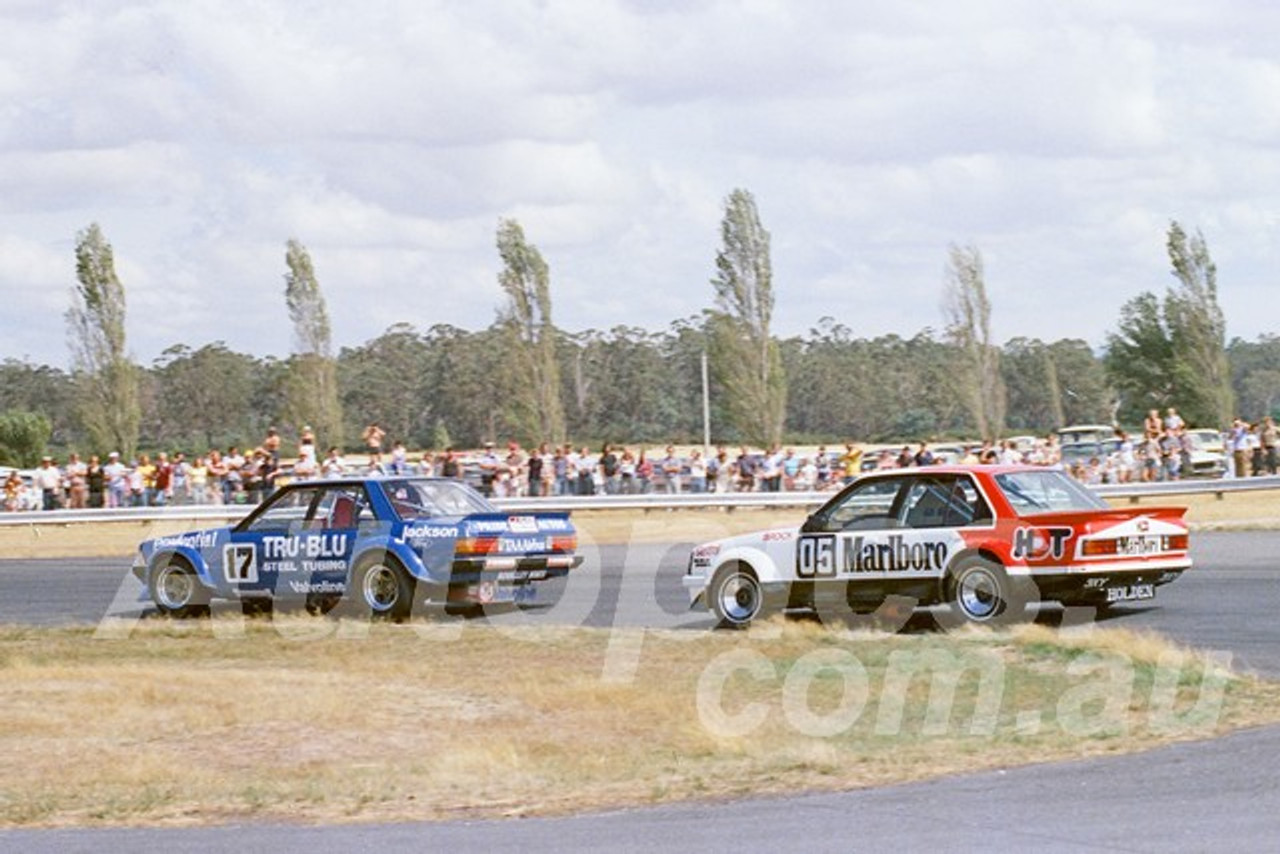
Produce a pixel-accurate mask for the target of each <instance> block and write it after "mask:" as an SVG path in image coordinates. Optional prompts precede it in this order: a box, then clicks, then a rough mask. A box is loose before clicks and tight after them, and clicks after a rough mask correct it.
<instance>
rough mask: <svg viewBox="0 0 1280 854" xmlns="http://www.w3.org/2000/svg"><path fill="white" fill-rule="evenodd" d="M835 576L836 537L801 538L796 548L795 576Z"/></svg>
mask: <svg viewBox="0 0 1280 854" xmlns="http://www.w3.org/2000/svg"><path fill="white" fill-rule="evenodd" d="M835 574H836V535H835V534H819V535H817V536H813V537H801V538H800V543H799V544H798V546H797V547H796V575H798V576H800V577H801V578H831V577H833V576H834V575H835Z"/></svg>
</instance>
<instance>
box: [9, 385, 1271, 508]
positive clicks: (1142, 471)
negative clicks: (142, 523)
mask: <svg viewBox="0 0 1280 854" xmlns="http://www.w3.org/2000/svg"><path fill="white" fill-rule="evenodd" d="M1222 438H1223V442H1224V447H1225V450H1226V453H1225V454H1224V459H1225V461H1226V465H1225V469H1226V471H1225V472H1222V473H1225V474H1227V475H1228V476H1231V475H1235V476H1246V475H1248V474H1255V475H1257V474H1266V473H1270V474H1275V473H1276V471H1277V451H1278V450H1280V447H1278V446H1280V436H1278V432H1277V429H1276V425H1275V423H1274V422H1273V421H1272V419H1271V418H1270V417H1267V418H1265V419H1263V421H1262V422H1260V423H1258V424H1256V425H1250V424H1248V423H1246V422H1244V421H1243V420H1242V419H1239V418H1237V419H1236V420H1235V422H1234V423H1233V425H1232V427H1231V430H1230V431H1228V432H1226V433H1224V434H1223V437H1222ZM363 439H364V443H365V447H364V454H362V455H361V457H359V458H356V459H353V460H350V461H348V460H347V459H346V458H344V457H343V455H342V452H341V450H340V449H339V448H337V447H330V448H328V450H327V451H326V452H325V454H324V455H323V457H321V456H320V455H319V454H318V452H317V449H316V439H315V434H314V433H313V431H312V430H311V428H310V427H309V426H304V427H303V429H302V430H301V431H300V434H299V437H298V440H297V448H298V453H297V457H296V459H295V460H293V461H292V462H291V463H290V464H289V465H285V466H282V464H281V459H280V447H281V440H280V436H279V434H278V433H277V431H276V429H275V428H271V429H270V430H269V431H268V432H267V436H266V437H265V438H264V440H263V441H262V443H261V444H260V445H259V446H257V447H255V448H252V449H248V450H246V451H244V452H242V451H241V450H240V448H238V447H236V446H234V445H233V446H231V447H228V448H227V449H226V450H225V451H222V450H219V449H210V450H209V451H208V452H207V453H205V454H200V455H198V456H195V457H193V458H191V459H188V458H187V456H186V455H185V454H184V453H183V452H175V453H173V454H172V456H170V455H168V454H166V453H165V452H163V451H162V452H159V453H157V454H156V455H155V457H154V459H153V458H152V457H150V456H149V455H147V454H145V453H144V454H139V455H138V456H137V457H136V458H135V459H131V460H129V461H128V462H125V461H124V460H122V459H121V457H120V454H119V453H117V452H112V453H110V454H109V455H108V456H107V460H106V462H105V463H104V462H102V461H101V460H100V459H99V457H98V456H97V455H92V456H90V457H89V458H88V460H82V459H81V458H80V457H79V455H78V454H75V453H72V454H70V455H68V457H67V460H66V463H65V464H63V465H61V466H59V465H58V464H57V463H56V462H55V460H54V459H53V458H52V457H48V456H46V457H45V458H44V459H43V460H42V461H41V464H40V466H39V467H38V468H36V469H35V470H34V471H33V472H30V473H29V477H28V478H26V479H24V478H22V477H21V476H20V475H19V473H18V472H17V471H12V472H10V473H9V475H8V477H7V478H6V479H5V480H4V481H3V486H4V509H6V510H39V509H44V510H53V509H59V508H70V509H80V508H115V507H152V506H163V505H170V504H187V505H190V504H196V505H198V504H246V505H247V504H256V503H257V502H259V501H261V500H262V498H263V497H264V496H265V495H266V494H268V493H269V492H270V491H271V490H272V489H273V488H274V487H275V486H276V483H277V480H279V479H280V478H281V477H282V476H284V477H289V478H295V479H296V478H313V477H340V476H346V475H352V474H383V475H409V474H425V475H433V476H437V477H453V478H459V479H462V480H466V481H468V482H470V483H472V484H473V485H474V486H475V487H476V488H478V489H479V490H480V491H481V492H483V493H484V494H485V495H488V496H494V497H514V496H533V497H537V496H567V495H597V494H603V495H639V494H646V493H668V494H675V493H695V494H696V493H721V494H723V493H730V492H795V491H823V490H830V489H837V488H839V487H840V486H843V485H844V484H847V483H849V482H850V481H851V480H852V479H853V478H855V477H856V476H858V475H859V474H860V473H863V472H867V471H873V470H877V469H886V468H902V467H909V466H925V465H932V464H935V463H939V462H958V463H964V464H993V463H1000V464H1030V465H1043V466H1054V467H1058V468H1061V469H1063V470H1065V471H1067V472H1069V473H1070V474H1072V475H1073V476H1075V477H1076V478H1078V479H1079V480H1081V481H1082V482H1084V483H1087V484H1091V485H1097V484H1104V483H1132V482H1140V481H1141V482H1145V481H1158V480H1176V479H1179V478H1181V477H1185V476H1189V475H1190V474H1192V457H1193V454H1194V452H1195V450H1196V446H1195V443H1194V442H1193V441H1192V437H1191V433H1190V431H1189V430H1188V429H1187V426H1186V424H1185V423H1184V422H1183V420H1182V418H1181V417H1180V416H1179V415H1178V413H1177V411H1176V410H1175V409H1173V408H1170V409H1169V410H1168V411H1167V413H1166V414H1165V415H1164V416H1161V415H1160V413H1159V412H1158V411H1156V410H1152V411H1151V412H1150V413H1149V414H1148V416H1147V418H1146V419H1145V421H1144V423H1143V429H1142V434H1141V435H1133V436H1131V435H1130V434H1129V433H1127V432H1125V431H1124V430H1121V429H1116V430H1115V433H1114V436H1113V437H1110V438H1108V439H1105V440H1099V441H1095V442H1092V443H1089V444H1088V445H1087V446H1086V444H1085V443H1072V444H1067V445H1065V446H1064V445H1062V444H1060V443H1059V441H1058V437H1057V435H1055V434H1049V435H1048V436H1046V437H1043V438H1033V437H1024V438H1022V439H1020V440H1016V441H1015V440H1012V439H1010V440H1005V441H1002V442H999V443H994V442H985V443H954V444H946V445H939V446H935V447H931V446H930V445H929V444H927V443H925V442H920V443H919V444H917V445H915V446H912V445H903V446H900V447H898V446H894V447H888V448H886V447H865V446H862V445H858V444H855V443H853V442H847V443H845V445H844V448H843V449H831V450H829V449H828V448H827V447H826V446H825V445H820V446H818V447H817V448H816V449H804V450H801V451H797V450H796V449H794V448H783V447H781V446H778V445H775V446H773V447H770V448H768V449H751V448H748V447H745V446H742V447H739V448H738V449H737V450H736V451H730V450H729V449H728V448H726V447H724V446H718V447H716V448H715V450H714V451H710V452H708V453H705V454H704V451H703V450H702V449H698V448H693V449H685V450H683V451H682V452H678V451H677V449H676V446H674V445H666V446H665V447H663V448H660V449H653V450H650V449H649V448H647V447H638V448H633V447H629V446H625V445H614V444H605V445H603V446H602V447H601V448H600V449H599V450H598V451H596V450H592V449H591V448H588V447H582V446H575V445H571V444H564V445H557V446H550V445H548V444H545V443H544V444H541V445H539V446H537V447H535V448H531V449H528V450H525V449H524V448H522V447H521V446H520V445H519V444H518V443H517V442H508V443H507V444H506V446H505V448H503V449H499V448H498V446H497V445H495V444H494V443H487V444H486V445H485V446H484V448H483V449H481V450H479V451H473V452H467V453H460V452H457V451H455V450H454V449H452V448H449V449H446V450H444V451H442V452H439V453H424V454H421V455H417V458H416V459H411V458H410V455H409V453H408V451H407V449H406V448H405V445H404V443H403V442H399V441H395V442H392V443H390V445H391V446H390V448H389V449H388V448H387V447H386V444H387V443H386V441H385V439H386V432H385V430H383V429H382V428H381V427H380V426H379V425H377V424H371V425H369V427H368V428H366V429H365V431H364V433H363ZM1082 451H1083V453H1082Z"/></svg>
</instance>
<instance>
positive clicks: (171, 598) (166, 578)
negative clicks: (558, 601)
mask: <svg viewBox="0 0 1280 854" xmlns="http://www.w3.org/2000/svg"><path fill="white" fill-rule="evenodd" d="M194 594H195V581H194V580H193V579H192V577H191V573H189V572H187V571H186V570H185V569H182V568H180V567H176V566H166V567H165V568H164V569H161V570H160V577H159V578H157V579H156V598H157V599H159V600H160V604H161V605H163V606H164V607H165V608H167V609H169V610H171V611H176V610H178V609H179V608H185V607H186V606H187V605H188V604H190V602H191V597H192V596H193V595H194Z"/></svg>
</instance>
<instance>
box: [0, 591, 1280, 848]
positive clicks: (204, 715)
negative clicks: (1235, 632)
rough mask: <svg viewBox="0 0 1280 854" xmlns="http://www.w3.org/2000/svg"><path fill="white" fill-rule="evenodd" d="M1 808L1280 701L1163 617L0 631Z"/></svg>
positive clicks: (989, 731) (1222, 715)
mask: <svg viewBox="0 0 1280 854" xmlns="http://www.w3.org/2000/svg"><path fill="white" fill-rule="evenodd" d="M0 680H2V681H3V684H4V686H5V687H4V695H3V696H4V700H3V702H2V703H0V721H3V723H2V724H0V824H3V825H5V826H10V827H12V826H61V825H73V824H74V825H117V824H176V825H181V824H198V823H217V822H232V821H244V820H255V821H258V820H261V821H299V822H349V821H394V820H410V819H450V818H476V817H501V816H522V815H533V814H558V813H567V812H573V811H581V810H587V809H594V808H609V807H619V806H625V805H642V804H655V803H663V802H669V801H676V800H684V799H704V800H716V799H724V798H737V797H742V796H746V795H761V794H781V793H792V792H797V791H806V790H807V791H813V790H835V789H848V788H856V787H863V786H872V785H881V784H887V783H895V782H903V781H909V780H918V779H922V778H928V777H934V776H938V775H944V774H951V773H956V772H964V771H973V770H978V769H987V768H995V767H1004V766H1011V765H1022V764H1027V763H1033V762H1044V761H1049V760H1056V759H1064V758H1071V757H1083V756H1092V755H1099V754H1114V753H1125V752H1131V751H1138V750H1144V749H1148V748H1151V747H1153V746H1156V745H1158V744H1162V743H1166V742H1169V741H1175V740H1186V739H1199V738H1207V737H1212V736H1215V735H1218V734H1220V733H1223V732H1226V731H1229V730H1232V729H1236V728H1240V727H1246V726H1252V725H1258V724H1264V723H1271V722H1275V721H1277V720H1280V702H1277V701H1280V686H1278V685H1276V684H1273V683H1268V682H1264V681H1260V680H1257V679H1255V678H1253V677H1250V676H1244V675H1240V674H1236V673H1232V672H1230V671H1229V670H1228V669H1226V668H1225V667H1224V666H1223V665H1222V663H1221V662H1218V661H1215V660H1213V659H1211V658H1210V657H1207V656H1203V655H1200V654H1197V653H1194V652H1191V651H1188V650H1185V649H1181V648H1178V647H1175V646H1173V645H1171V644H1170V643H1168V642H1166V641H1164V640H1162V639H1160V638H1158V637H1156V636H1153V635H1148V634H1139V633H1134V632H1130V631H1126V630H1102V629H1096V628H1095V629H1082V630H1071V631H1067V630H1063V631H1055V630H1050V629H1046V628H1043V627H1038V626H1027V627H1023V628H1019V629H1016V630H1014V631H1012V632H1011V633H1007V634H992V633H983V632H961V633H958V634H951V635H932V634H926V635H885V634H871V633H865V632H851V631H848V630H844V629H838V628H828V627H824V626H821V625H818V624H816V623H810V622H797V621H794V620H793V621H781V620H777V621H769V622H766V623H762V624H760V625H758V626H756V627H753V628H752V629H751V630H750V631H747V632H675V631H657V630H641V629H635V630H613V631H608V630H603V629H587V628H548V627H536V628H530V627H518V628H513V627H507V628H500V627H497V626H494V625H487V624H485V623H483V621H474V622H470V623H460V622H414V623H409V624H405V625H385V624H378V625H369V624H367V623H348V622H335V621H330V620H322V619H312V618H306V617H299V616H288V615H277V616H276V617H275V618H271V617H259V618H254V619H241V618H239V617H237V618H236V619H234V620H231V619H230V618H227V619H226V620H225V621H223V620H222V619H214V620H198V621H189V622H170V621H165V620H151V621H141V622H137V623H129V624H124V625H122V626H116V627H106V628H104V627H102V626H100V627H98V628H96V629H95V628H92V627H89V628H60V629H38V628H13V627H10V628H0Z"/></svg>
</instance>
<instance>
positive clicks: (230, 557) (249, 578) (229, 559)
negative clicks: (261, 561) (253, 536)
mask: <svg viewBox="0 0 1280 854" xmlns="http://www.w3.org/2000/svg"><path fill="white" fill-rule="evenodd" d="M222 571H223V573H225V574H226V577H227V583H228V584H257V583H258V550H257V549H256V548H254V546H253V543H240V544H229V545H227V546H225V547H224V548H223V549H222Z"/></svg>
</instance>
